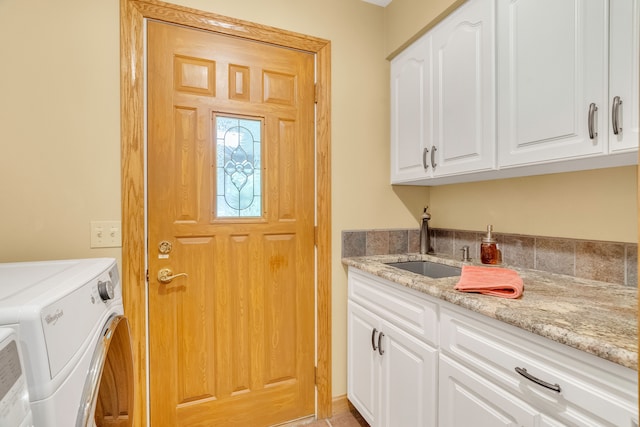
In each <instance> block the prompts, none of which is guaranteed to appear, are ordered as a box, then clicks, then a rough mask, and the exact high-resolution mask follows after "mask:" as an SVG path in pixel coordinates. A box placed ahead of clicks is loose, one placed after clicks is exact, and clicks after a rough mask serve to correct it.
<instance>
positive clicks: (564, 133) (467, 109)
mask: <svg viewBox="0 0 640 427" xmlns="http://www.w3.org/2000/svg"><path fill="white" fill-rule="evenodd" d="M639 2H640V0H562V1H558V0H468V1H467V2H465V3H463V4H462V6H460V7H459V8H458V9H456V10H455V11H454V12H453V13H451V14H450V15H449V16H447V17H446V18H445V19H444V20H442V21H441V22H440V23H438V24H437V25H435V26H434V27H433V28H432V29H431V30H430V31H428V32H427V33H426V34H425V35H423V36H422V37H421V38H420V39H418V41H416V42H415V43H413V44H412V45H411V46H409V47H408V48H407V49H406V50H404V51H403V52H402V53H400V54H399V55H398V56H397V57H395V58H394V59H393V60H392V62H391V182H392V184H412V185H436V184H449V183H456V182H470V181H479V180H486V179H495V178H510V177H517V176H527V175H537V174H544V173H557V172H568V171H576V170H586V169H595V168H602V167H614V166H625V165H632V164H637V163H638V159H637V152H638V117H639V116H640V111H639V93H640V87H639V83H638V82H639V79H640V77H639V76H640V74H639V65H638V58H639V56H640V55H639V54H638V52H639V51H640V35H639V30H638V28H639V26H640V8H639V6H638V3H639Z"/></svg>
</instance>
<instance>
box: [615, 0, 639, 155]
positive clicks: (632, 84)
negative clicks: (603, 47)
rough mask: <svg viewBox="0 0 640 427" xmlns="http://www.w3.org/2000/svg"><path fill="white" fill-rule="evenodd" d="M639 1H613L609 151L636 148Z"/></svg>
mask: <svg viewBox="0 0 640 427" xmlns="http://www.w3.org/2000/svg"><path fill="white" fill-rule="evenodd" d="M639 9H640V8H639V7H638V0H624V1H622V0H612V1H611V2H610V5H609V11H610V14H611V18H610V22H611V24H610V27H609V76H610V78H609V118H610V120H611V124H610V125H609V151H610V152H611V153H617V152H620V151H629V150H631V151H633V150H637V149H638V117H639V116H640V112H639V111H638V93H639V92H640V89H639V88H638V76H639V75H640V73H639V72H638V58H640V55H638V52H640V34H638V28H639V22H638V21H640V10H639Z"/></svg>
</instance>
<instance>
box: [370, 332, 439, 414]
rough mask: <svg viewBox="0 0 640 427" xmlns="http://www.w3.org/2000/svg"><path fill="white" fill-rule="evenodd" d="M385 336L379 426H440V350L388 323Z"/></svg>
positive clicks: (382, 340) (383, 339) (383, 340)
mask: <svg viewBox="0 0 640 427" xmlns="http://www.w3.org/2000/svg"><path fill="white" fill-rule="evenodd" d="M382 333H383V334H384V335H383V336H382V339H381V340H380V345H381V348H380V352H381V353H382V356H381V357H382V371H381V373H382V379H381V380H380V392H381V396H380V423H379V424H378V425H380V426H384V427H402V426H407V427H410V426H420V427H435V426H437V425H438V419H437V411H436V408H437V392H438V386H437V384H438V351H437V350H436V349H435V348H433V347H431V346H429V345H428V344H425V343H424V342H422V341H420V340H418V339H416V338H415V337H413V336H411V335H409V334H408V333H406V332H404V331H402V330H401V329H398V328H396V327H395V326H393V325H391V324H389V323H387V322H383V325H382Z"/></svg>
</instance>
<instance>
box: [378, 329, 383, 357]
mask: <svg viewBox="0 0 640 427" xmlns="http://www.w3.org/2000/svg"><path fill="white" fill-rule="evenodd" d="M383 336H384V334H383V333H382V332H380V335H378V353H380V356H382V355H383V354H384V350H383V349H382V337H383Z"/></svg>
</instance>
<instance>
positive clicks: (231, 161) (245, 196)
mask: <svg viewBox="0 0 640 427" xmlns="http://www.w3.org/2000/svg"><path fill="white" fill-rule="evenodd" d="M215 117H216V120H215V121H216V172H217V173H216V177H217V179H216V208H215V211H216V217H218V218H247V217H260V216H262V211H263V209H262V175H261V173H260V172H261V169H262V164H261V161H262V159H261V151H262V120H260V119H253V118H251V119H249V118H244V117H232V116H219V115H216V116H215Z"/></svg>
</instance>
